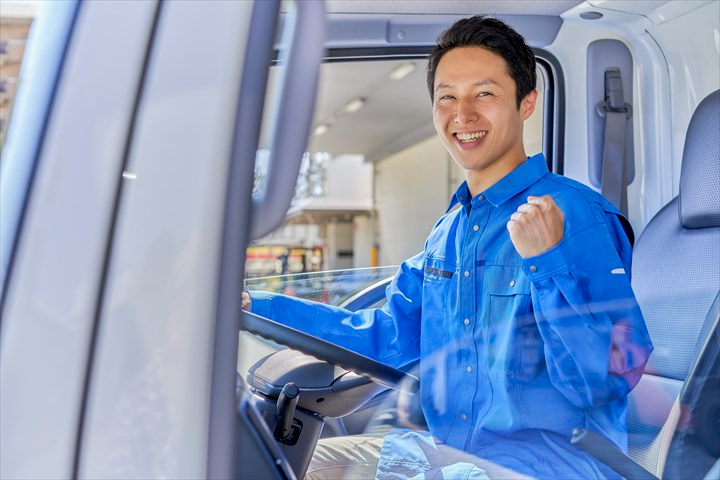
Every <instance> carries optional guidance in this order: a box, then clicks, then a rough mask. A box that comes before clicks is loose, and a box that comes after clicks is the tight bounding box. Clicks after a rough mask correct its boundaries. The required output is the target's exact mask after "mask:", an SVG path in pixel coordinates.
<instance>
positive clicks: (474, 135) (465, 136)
mask: <svg viewBox="0 0 720 480" xmlns="http://www.w3.org/2000/svg"><path fill="white" fill-rule="evenodd" d="M486 134H487V130H482V131H479V132H470V133H460V132H457V133H455V138H457V139H458V140H460V141H461V142H463V143H468V142H474V141H475V140H478V139H480V138H482V137H484V136H485V135H486Z"/></svg>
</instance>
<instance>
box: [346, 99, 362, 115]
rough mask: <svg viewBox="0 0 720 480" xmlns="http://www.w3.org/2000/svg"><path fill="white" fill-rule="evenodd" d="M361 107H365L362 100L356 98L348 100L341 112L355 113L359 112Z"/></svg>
mask: <svg viewBox="0 0 720 480" xmlns="http://www.w3.org/2000/svg"><path fill="white" fill-rule="evenodd" d="M363 105H365V99H364V98H356V99H354V100H350V102H349V103H348V104H347V105H345V106H344V107H343V112H345V113H355V112H357V111H358V110H360V109H361V108H362V107H363Z"/></svg>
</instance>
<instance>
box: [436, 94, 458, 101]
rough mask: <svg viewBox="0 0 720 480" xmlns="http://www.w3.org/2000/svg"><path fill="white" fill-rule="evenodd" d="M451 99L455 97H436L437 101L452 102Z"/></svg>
mask: <svg viewBox="0 0 720 480" xmlns="http://www.w3.org/2000/svg"><path fill="white" fill-rule="evenodd" d="M453 98H455V97H453V96H452V95H443V96H442V97H438V99H437V101H446V100H452V99H453Z"/></svg>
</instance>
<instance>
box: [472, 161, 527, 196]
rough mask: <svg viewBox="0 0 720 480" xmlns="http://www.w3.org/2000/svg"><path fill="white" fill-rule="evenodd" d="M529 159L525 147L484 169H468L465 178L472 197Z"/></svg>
mask: <svg viewBox="0 0 720 480" xmlns="http://www.w3.org/2000/svg"><path fill="white" fill-rule="evenodd" d="M525 160H527V155H526V154H525V150H524V149H523V150H522V151H521V152H519V153H518V154H515V155H513V156H511V157H509V158H508V159H506V160H503V161H500V162H495V163H493V164H492V165H490V166H489V167H487V168H485V169H483V170H466V171H465V180H466V181H467V186H468V189H469V190H470V195H471V197H473V198H474V197H475V195H477V194H479V193H482V192H484V191H485V190H487V189H488V188H490V187H492V186H493V185H495V184H496V183H497V182H499V181H500V180H502V179H503V178H505V176H507V174H509V173H510V172H512V171H513V170H515V169H516V168H517V167H518V166H519V165H520V164H522V163H523V162H525Z"/></svg>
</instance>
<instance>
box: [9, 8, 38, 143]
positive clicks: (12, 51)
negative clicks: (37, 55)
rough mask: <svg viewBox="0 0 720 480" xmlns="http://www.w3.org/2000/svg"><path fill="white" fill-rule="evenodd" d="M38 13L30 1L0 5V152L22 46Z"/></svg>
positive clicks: (18, 70)
mask: <svg viewBox="0 0 720 480" xmlns="http://www.w3.org/2000/svg"><path fill="white" fill-rule="evenodd" d="M38 10H39V7H38V4H37V3H33V2H12V1H6V0H3V1H2V3H0V149H2V145H3V144H4V143H5V133H6V131H7V125H8V122H9V120H10V112H11V111H12V105H13V100H14V98H15V91H16V90H17V85H18V81H19V74H20V63H21V61H22V58H23V53H24V52H25V44H26V43H27V38H28V34H29V33H30V26H31V25H32V22H33V19H34V18H35V16H36V15H37V12H38Z"/></svg>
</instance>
